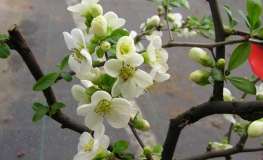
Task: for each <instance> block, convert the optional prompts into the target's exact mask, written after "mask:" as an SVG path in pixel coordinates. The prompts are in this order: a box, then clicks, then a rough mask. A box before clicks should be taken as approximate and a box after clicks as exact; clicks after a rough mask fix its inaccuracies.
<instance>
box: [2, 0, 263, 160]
mask: <svg viewBox="0 0 263 160" xmlns="http://www.w3.org/2000/svg"><path fill="white" fill-rule="evenodd" d="M0 2H1V3H0V11H1V14H0V24H1V25H0V32H1V33H6V30H7V29H8V27H9V26H10V25H12V24H14V23H16V24H17V25H18V26H19V28H20V30H21V32H22V34H23V35H24V37H25V39H26V40H27V42H28V44H29V46H30V47H31V49H32V51H33V53H34V54H35V56H36V59H37V60H38V61H39V64H40V66H41V68H42V70H43V71H44V72H45V73H48V72H52V71H57V69H56V67H55V64H57V63H59V62H60V61H61V59H62V58H63V57H64V56H65V55H67V54H69V51H68V50H67V48H66V45H65V43H64V40H63V36H62V32H63V31H67V32H70V31H71V29H73V28H75V27H76V25H79V24H76V23H75V21H74V19H73V17H72V14H71V13H70V12H68V11H67V10H66V8H67V4H69V3H72V2H71V1H69V2H68V3H66V2H65V1H63V0H60V1H59V0H56V1H53V0H45V1H43V0H24V1H16V0H0ZM189 2H190V3H191V7H192V10H191V11H187V10H185V9H176V11H175V12H180V13H182V14H183V17H184V18H185V17H187V15H195V16H198V17H199V18H201V17H202V15H203V14H209V7H208V3H207V2H206V1H205V0H189ZM73 3H74V2H73ZM219 3H220V5H222V4H225V3H228V4H229V5H231V7H232V12H233V15H234V17H236V18H237V19H239V20H240V22H241V23H240V25H238V28H239V29H243V30H245V29H246V28H245V25H244V23H243V22H242V20H241V18H239V16H238V12H237V10H238V9H242V10H243V11H245V2H243V1H240V0H231V1H229V0H220V1H219ZM101 5H102V6H103V8H104V10H105V12H106V11H110V10H112V11H114V12H116V13H117V14H118V16H119V17H122V18H124V19H126V20H127V22H126V25H125V26H124V27H125V28H126V29H128V30H136V31H139V25H140V24H141V23H143V22H144V21H145V20H146V18H148V17H150V16H151V15H153V14H156V8H157V3H150V2H147V1H142V0H132V1H120V0H101ZM223 18H224V20H225V23H226V22H227V16H226V14H225V13H224V12H223ZM174 37H175V40H176V41H194V42H211V41H209V40H206V39H203V38H202V37H200V36H196V37H195V38H191V39H184V38H177V37H176V36H174ZM163 41H164V42H167V41H168V36H167V35H165V36H164V37H163ZM144 44H145V46H147V45H148V42H144ZM232 50H233V47H228V48H227V55H229V54H230V53H231V52H232ZM188 51H189V48H181V47H179V48H174V49H168V52H169V53H170V57H169V61H168V63H169V66H170V69H169V71H168V72H169V73H170V74H171V78H170V80H169V81H167V82H164V83H163V84H158V86H157V87H156V88H155V89H154V90H152V91H151V92H150V93H149V94H145V95H143V96H141V97H140V98H139V99H137V100H136V101H137V104H138V105H139V106H140V108H141V110H142V112H143V113H144V117H145V118H146V119H147V120H148V121H149V122H150V124H151V129H150V132H149V133H148V134H146V135H145V134H144V137H148V138H144V141H146V144H151V143H155V142H157V143H159V144H161V145H162V144H163V142H164V140H165V135H166V132H167V128H168V124H169V119H170V118H173V117H175V116H176V115H178V114H180V113H182V112H184V111H185V110H187V109H189V108H191V107H192V106H194V105H197V104H200V103H203V102H205V101H207V100H208V99H209V96H210V94H211V92H212V87H211V86H208V87H204V88H201V87H199V86H197V85H194V84H193V83H191V82H189V80H188V76H189V74H190V73H191V72H192V71H194V70H196V69H197V68H198V69H199V68H201V67H200V66H199V65H197V64H195V63H193V62H192V61H191V60H190V59H189V58H188ZM228 57H229V56H227V58H228ZM0 73H1V78H0V88H1V92H0V160H15V159H21V160H36V159H39V160H70V159H72V158H73V156H74V155H75V154H76V153H77V144H78V138H79V134H78V133H75V132H72V131H71V130H67V129H64V130H62V129H60V125H59V124H58V123H56V122H54V121H52V120H51V119H50V118H48V117H45V118H43V119H42V120H40V121H38V122H36V123H32V122H31V117H32V115H33V114H34V113H33V110H32V109H31V105H32V103H33V102H36V101H37V102H41V103H45V99H44V97H43V95H42V93H40V92H39V93H38V92H33V91H31V88H32V86H33V84H34V83H35V81H34V79H33V77H32V76H31V75H30V73H29V71H28V69H27V67H26V66H25V64H24V63H23V61H22V60H21V58H20V57H19V55H18V54H17V53H16V52H12V55H11V56H10V57H9V58H7V59H5V60H2V59H0ZM251 74H252V73H251V70H250V68H249V67H248V64H247V63H246V64H244V65H242V66H241V68H239V69H238V70H237V71H234V72H233V75H236V76H245V75H246V76H250V75H251ZM73 84H79V81H78V80H77V79H76V78H75V79H74V80H73V83H66V82H62V81H61V82H60V83H58V84H55V85H54V86H53V88H54V91H55V93H56V95H57V99H58V100H59V101H62V102H64V103H65V104H66V105H67V108H65V109H63V110H62V111H63V112H64V113H66V114H68V115H69V116H70V117H72V118H73V119H75V120H78V121H79V122H81V123H83V118H82V117H80V116H77V115H76V108H77V102H76V101H75V100H74V99H73V97H72V95H71V91H70V89H71V87H72V85H73ZM227 87H228V88H230V89H232V90H231V91H232V94H233V95H234V96H236V97H240V96H241V95H242V93H241V92H239V91H237V90H235V89H234V88H233V87H232V86H231V85H229V84H228V85H227ZM228 126H229V123H228V122H227V121H226V120H224V119H223V118H222V116H221V115H214V116H211V117H208V118H204V119H202V120H200V121H199V122H197V123H195V124H194V125H191V126H187V127H186V128H185V129H184V130H183V131H182V134H181V137H180V140H179V143H178V147H177V149H176V151H175V154H174V157H175V158H183V157H186V156H191V155H196V154H198V153H203V152H204V151H205V146H206V144H207V142H209V141H221V140H222V139H223V135H224V134H225V133H226V132H227V130H228ZM106 134H107V135H109V136H110V138H111V140H112V142H114V141H116V140H119V139H127V140H129V141H130V142H131V146H130V147H129V150H130V151H131V152H133V151H135V152H138V144H137V142H135V141H134V140H133V138H131V137H130V136H128V135H130V131H129V129H118V130H116V129H112V128H110V127H107V131H106ZM149 137H150V138H149ZM261 140H262V139H261ZM236 141H237V137H234V138H233V140H232V144H233V145H235V143H236ZM248 145H253V146H259V145H260V141H259V140H254V141H252V140H249V143H248ZM21 151H23V152H25V155H24V156H23V157H17V154H18V152H21ZM234 157H235V159H240V160H248V159H253V160H257V159H262V157H263V153H262V152H257V153H246V154H239V155H237V156H234Z"/></svg>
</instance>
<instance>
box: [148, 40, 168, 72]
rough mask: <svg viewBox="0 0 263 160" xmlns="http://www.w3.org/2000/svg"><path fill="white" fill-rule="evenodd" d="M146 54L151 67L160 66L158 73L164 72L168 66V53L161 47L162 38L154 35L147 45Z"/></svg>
mask: <svg viewBox="0 0 263 160" xmlns="http://www.w3.org/2000/svg"><path fill="white" fill-rule="evenodd" d="M146 54H147V55H148V57H149V61H148V62H147V61H146V63H148V64H149V65H150V66H151V67H153V68H154V67H157V66H161V68H160V70H159V71H158V72H159V73H165V72H166V71H167V70H168V69H169V67H168V65H167V63H166V62H167V60H168V53H167V52H166V50H165V49H163V48H162V39H161V38H160V37H159V36H155V37H154V38H153V39H152V41H151V42H150V44H149V46H148V47H147V51H146Z"/></svg>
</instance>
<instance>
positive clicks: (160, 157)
mask: <svg viewBox="0 0 263 160" xmlns="http://www.w3.org/2000/svg"><path fill="white" fill-rule="evenodd" d="M152 155H154V156H157V157H158V158H159V159H162V156H160V155H158V154H155V153H153V154H152Z"/></svg>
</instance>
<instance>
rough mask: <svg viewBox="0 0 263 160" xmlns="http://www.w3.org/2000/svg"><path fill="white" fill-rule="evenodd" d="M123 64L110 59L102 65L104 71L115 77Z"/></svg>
mask: <svg viewBox="0 0 263 160" xmlns="http://www.w3.org/2000/svg"><path fill="white" fill-rule="evenodd" d="M122 67H123V62H122V61H120V60H117V59H110V60H108V61H107V62H106V63H105V64H104V70H105V72H106V73H108V74H109V75H110V76H112V77H117V76H118V75H119V74H120V71H121V68H122Z"/></svg>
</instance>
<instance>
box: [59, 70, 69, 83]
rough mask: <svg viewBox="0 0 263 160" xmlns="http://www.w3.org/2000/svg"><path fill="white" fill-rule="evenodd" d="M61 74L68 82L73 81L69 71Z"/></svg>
mask: <svg viewBox="0 0 263 160" xmlns="http://www.w3.org/2000/svg"><path fill="white" fill-rule="evenodd" d="M60 76H61V77H62V78H63V79H64V80H65V81H67V82H71V81H72V76H71V75H70V74H69V73H68V72H61V73H60Z"/></svg>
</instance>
